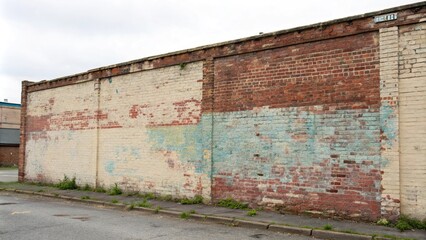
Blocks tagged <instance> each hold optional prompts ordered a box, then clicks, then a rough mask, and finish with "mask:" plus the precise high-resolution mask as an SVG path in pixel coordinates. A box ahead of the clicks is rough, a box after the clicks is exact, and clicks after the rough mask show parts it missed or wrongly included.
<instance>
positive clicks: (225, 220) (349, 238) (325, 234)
mask: <svg viewBox="0 0 426 240" xmlns="http://www.w3.org/2000/svg"><path fill="white" fill-rule="evenodd" d="M0 191H6V192H15V193H20V194H28V195H38V196H43V197H49V198H56V199H63V200H67V201H73V202H78V203H86V204H91V205H101V206H108V207H111V208H115V209H120V210H136V211H141V212H148V213H153V214H162V215H168V216H171V217H177V218H180V216H181V214H182V213H183V212H180V211H174V210H166V209H151V208H144V207H134V208H132V209H127V206H128V205H126V204H122V203H110V202H105V201H100V200H94V199H81V198H76V197H70V196H65V195H58V194H51V193H44V192H33V191H28V190H19V189H6V188H0ZM188 218H189V219H193V220H197V221H204V222H211V223H219V224H225V225H229V226H235V227H244V228H256V229H261V230H271V231H276V232H281V233H290V234H298V235H304V236H313V237H316V238H321V239H332V240H334V239H336V240H340V239H342V240H371V239H373V237H372V236H369V235H360V234H352V233H343V232H334V231H326V230H316V229H309V228H300V227H292V226H285V225H278V224H272V223H265V222H258V221H250V220H242V219H235V218H230V217H224V216H217V215H203V214H196V213H194V214H189V217H188ZM376 239H377V238H376Z"/></svg>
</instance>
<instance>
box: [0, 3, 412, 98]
mask: <svg viewBox="0 0 426 240" xmlns="http://www.w3.org/2000/svg"><path fill="white" fill-rule="evenodd" d="M414 2H420V1H410V0H374V1H372V0H345V1H338V0H333V1H331V0H330V1H328V0H321V1H320V0H317V1H313V0H299V1H283V0H261V1H259V0H257V1H251V0H241V1H237V0H235V1H233V0H225V1H223V0H215V1H201V0H161V1H145V0H69V1H66V0H0V29H1V37H0V101H3V99H9V102H15V103H19V102H20V88H21V81H22V80H30V81H41V80H49V79H53V78H57V77H61V76H66V75H70V74H74V73H78V72H84V71H87V70H89V69H92V68H96V67H101V66H104V65H110V64H115V63H119V62H124V61H129V60H133V59H138V58H142V57H147V56H152V55H156V54H161V53H167V52H171V51H176V50H181V49H185V48H192V47H197V46H201V45H206V44H212V43H216V42H221V41H227V40H232V39H236V38H242V37H248V36H252V35H257V34H259V32H272V31H278V30H283V29H288V28H292V27H298V26H303V25H307V24H313V23H318V22H323V21H327V20H332V19H336V18H342V17H347V16H352V15H357V14H362V13H366V12H371V11H376V10H382V9H386V8H390V7H395V6H400V5H405V4H409V3H414Z"/></svg>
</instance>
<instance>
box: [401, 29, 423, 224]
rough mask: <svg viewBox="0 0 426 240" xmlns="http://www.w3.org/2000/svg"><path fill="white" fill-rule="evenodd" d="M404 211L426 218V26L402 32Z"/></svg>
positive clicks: (402, 175) (402, 169) (402, 167)
mask: <svg viewBox="0 0 426 240" xmlns="http://www.w3.org/2000/svg"><path fill="white" fill-rule="evenodd" d="M399 38H400V40H399V62H398V63H399V96H400V102H399V105H400V108H399V109H400V132H399V133H400V151H401V165H400V166H401V169H400V172H401V173H400V175H401V208H402V209H401V210H402V213H404V214H409V215H411V216H415V217H418V218H424V217H425V216H426V208H425V206H426V191H425V189H426V22H423V23H419V24H414V25H408V26H404V27H401V28H400V29H399Z"/></svg>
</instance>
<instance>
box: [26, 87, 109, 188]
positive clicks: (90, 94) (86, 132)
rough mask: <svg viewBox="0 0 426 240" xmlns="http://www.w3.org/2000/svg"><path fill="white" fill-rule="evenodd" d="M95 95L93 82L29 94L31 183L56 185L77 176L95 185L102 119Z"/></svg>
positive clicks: (27, 158) (28, 153)
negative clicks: (42, 182)
mask: <svg viewBox="0 0 426 240" xmlns="http://www.w3.org/2000/svg"><path fill="white" fill-rule="evenodd" d="M94 93H95V91H94V87H93V82H84V83H79V84H74V85H69V86H65V87H61V88H51V89H47V90H44V91H37V92H30V93H29V94H28V99H27V111H26V113H27V115H26V121H27V128H26V148H25V151H26V152H25V154H26V166H25V178H26V179H27V180H29V181H45V182H56V181H58V180H59V179H62V178H63V177H64V175H67V176H68V177H73V176H76V177H77V181H78V183H80V184H84V183H89V184H94V182H95V172H96V169H95V157H96V122H97V116H98V113H97V98H96V95H95V94H94ZM107 120H108V119H107V118H106V119H104V118H103V119H101V121H102V122H105V121H107Z"/></svg>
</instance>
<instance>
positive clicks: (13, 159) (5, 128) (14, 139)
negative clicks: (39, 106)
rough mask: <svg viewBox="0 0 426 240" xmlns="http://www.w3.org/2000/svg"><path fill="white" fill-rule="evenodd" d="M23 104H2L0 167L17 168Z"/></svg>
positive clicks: (0, 106) (5, 102) (0, 108)
mask: <svg viewBox="0 0 426 240" xmlns="http://www.w3.org/2000/svg"><path fill="white" fill-rule="evenodd" d="M20 124H21V104H16V103H9V102H7V101H4V102H0V166H17V165H18V159H19V154H18V153H19V128H20Z"/></svg>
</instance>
